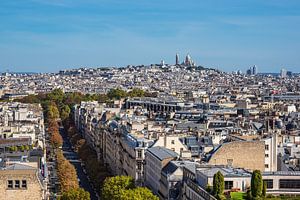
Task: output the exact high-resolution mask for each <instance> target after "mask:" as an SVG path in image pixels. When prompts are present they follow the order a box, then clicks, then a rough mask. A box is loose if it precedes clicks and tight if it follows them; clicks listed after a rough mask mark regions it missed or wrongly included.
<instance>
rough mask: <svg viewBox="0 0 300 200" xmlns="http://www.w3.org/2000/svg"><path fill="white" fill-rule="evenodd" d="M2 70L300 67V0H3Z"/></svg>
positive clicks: (0, 20) (0, 16)
mask: <svg viewBox="0 0 300 200" xmlns="http://www.w3.org/2000/svg"><path fill="white" fill-rule="evenodd" d="M0 27H1V28H0V71H6V70H10V71H21V72H24V71H25V72H29V71H30V72H32V71H33V72H56V71H58V70H61V69H67V68H78V67H100V66H127V65H129V64H131V65H139V64H144V65H148V64H151V63H160V60H161V59H163V60H165V62H166V63H170V64H173V63H175V54H176V53H179V55H180V59H181V60H183V59H184V57H185V55H186V54H187V53H189V54H190V55H191V56H192V58H193V60H194V61H195V62H196V63H197V65H201V66H206V67H215V68H218V69H220V70H224V71H233V70H238V69H240V70H242V71H246V69H248V68H249V67H250V66H252V65H254V64H256V65H257V66H258V71H259V72H279V70H280V69H281V68H286V69H288V70H291V71H295V72H299V71H300V56H299V52H300V1H299V0H286V1H283V0H209V1H207V0H206V1H204V0H203V1H202V0H186V1H182V0H180V1H179V0H1V1H0Z"/></svg>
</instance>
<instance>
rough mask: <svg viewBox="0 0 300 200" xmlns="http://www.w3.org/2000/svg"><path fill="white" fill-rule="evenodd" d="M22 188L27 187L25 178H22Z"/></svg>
mask: <svg viewBox="0 0 300 200" xmlns="http://www.w3.org/2000/svg"><path fill="white" fill-rule="evenodd" d="M22 188H27V181H26V180H22Z"/></svg>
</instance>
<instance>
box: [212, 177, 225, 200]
mask: <svg viewBox="0 0 300 200" xmlns="http://www.w3.org/2000/svg"><path fill="white" fill-rule="evenodd" d="M224 187H225V183H224V176H223V174H222V173H221V172H220V171H218V172H217V173H216V174H215V175H214V178H213V194H214V195H215V197H216V198H217V199H222V197H223V193H224Z"/></svg>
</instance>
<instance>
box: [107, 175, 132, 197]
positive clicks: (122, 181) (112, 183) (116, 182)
mask: <svg viewBox="0 0 300 200" xmlns="http://www.w3.org/2000/svg"><path fill="white" fill-rule="evenodd" d="M134 187H135V186H134V180H133V178H132V177H129V176H115V177H109V178H106V179H105V181H104V184H103V188H102V199H104V200H119V199H121V197H122V196H123V195H124V193H125V192H126V190H129V189H133V188H134Z"/></svg>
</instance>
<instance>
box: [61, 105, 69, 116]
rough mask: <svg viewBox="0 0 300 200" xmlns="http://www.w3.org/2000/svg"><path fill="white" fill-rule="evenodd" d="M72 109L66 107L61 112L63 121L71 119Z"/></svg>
mask: <svg viewBox="0 0 300 200" xmlns="http://www.w3.org/2000/svg"><path fill="white" fill-rule="evenodd" d="M70 112H71V109H70V107H69V106H68V105H64V106H63V107H62V109H61V112H60V117H61V119H62V120H65V119H67V118H68V117H69V115H70Z"/></svg>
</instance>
